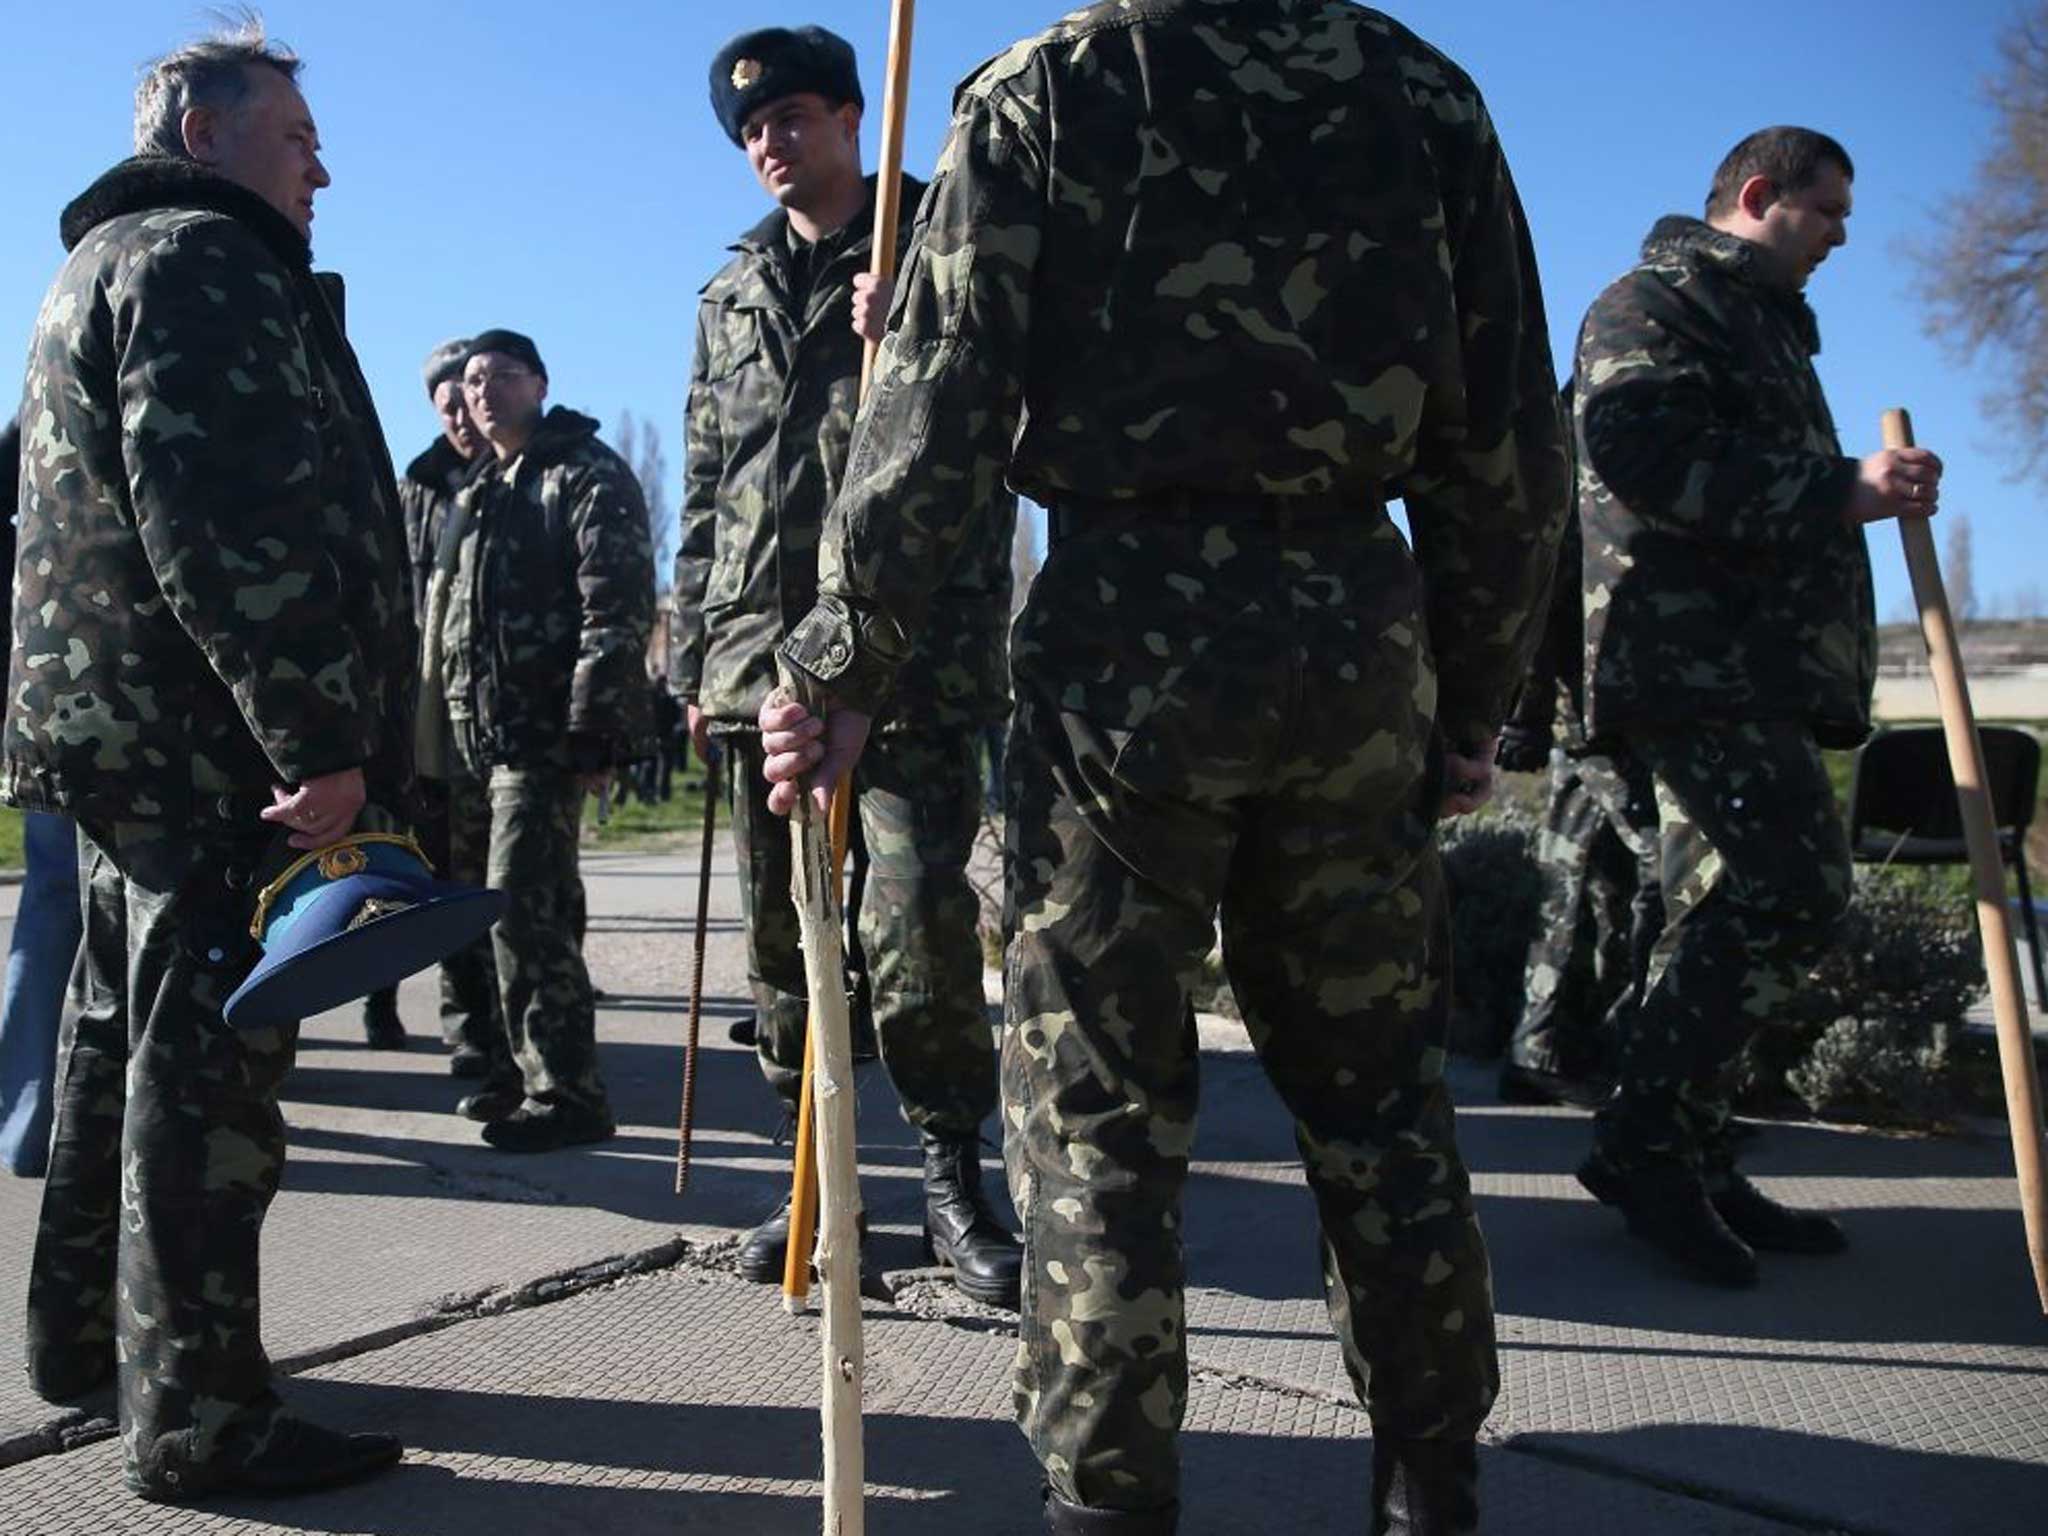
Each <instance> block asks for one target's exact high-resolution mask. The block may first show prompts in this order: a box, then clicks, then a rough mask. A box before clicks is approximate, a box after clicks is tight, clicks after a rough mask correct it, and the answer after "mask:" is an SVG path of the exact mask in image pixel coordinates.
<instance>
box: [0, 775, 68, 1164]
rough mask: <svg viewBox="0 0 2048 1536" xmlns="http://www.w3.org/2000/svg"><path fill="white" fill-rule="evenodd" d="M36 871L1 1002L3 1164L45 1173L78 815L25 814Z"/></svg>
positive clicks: (28, 881) (24, 895)
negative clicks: (74, 817)
mask: <svg viewBox="0 0 2048 1536" xmlns="http://www.w3.org/2000/svg"><path fill="white" fill-rule="evenodd" d="M22 822H23V825H22V838H23V843H24V845H25V850H26V853H27V858H28V874H27V876H26V877H25V878H24V879H23V881H22V885H21V908H20V910H19V911H18V912H17V913H16V914H15V918H14V942H13V944H12V946H11V948H10V949H9V952H8V956H7V995H6V1001H5V1003H4V1004H0V1166H4V1167H5V1168H6V1169H7V1171H8V1172H9V1173H13V1174H19V1175H21V1176H23V1177H25V1178H39V1177H40V1176H41V1175H42V1172H43V1169H44V1167H45V1166H46V1164H47V1162H48V1159H49V1152H50V1111H51V1105H52V1103H53V1098H54V1095H53V1087H54V1081H55V1078H56V1064H57V1025H58V1021H59V1018H60V1017H61V1015H62V1013H63V1009H64V986H65V983H66V982H67V981H69V980H70V977H71V963H72V961H73V960H74V959H75V958H76V956H77V954H78V938H79V934H80V932H81V931H82V920H81V918H80V915H79V905H78V837H77V832H76V830H75V829H74V828H73V826H72V824H71V822H70V820H69V819H68V818H66V817H63V816H52V815H50V814H49V813H47V812H44V811H27V812H24V813H23V817H22Z"/></svg>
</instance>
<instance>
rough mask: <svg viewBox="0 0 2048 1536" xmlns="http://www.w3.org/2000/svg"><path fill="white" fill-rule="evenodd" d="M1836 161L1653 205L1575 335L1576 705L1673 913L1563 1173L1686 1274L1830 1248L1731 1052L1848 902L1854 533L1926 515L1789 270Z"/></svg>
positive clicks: (1807, 150) (1804, 255) (1911, 460)
mask: <svg viewBox="0 0 2048 1536" xmlns="http://www.w3.org/2000/svg"><path fill="white" fill-rule="evenodd" d="M1853 174H1854V173H1853V169H1852V167H1851V164H1850V161H1849V156H1848V154H1847V152H1846V151H1844V150H1843V148H1842V146H1841V145H1839V144H1837V143H1835V142H1834V141H1833V140H1832V139H1829V138H1827V137H1826V136H1824V135H1822V134H1818V133H1814V132H1812V131H1810V130H1806V129H1799V128H1774V129H1766V130H1763V131H1762V132H1760V133H1756V134H1753V135H1751V136H1750V137H1748V138H1746V139H1744V140H1743V141H1742V142H1741V143H1740V144H1738V145H1737V146H1736V147H1735V148H1734V149H1733V150H1731V151H1730V152H1729V154H1728V156H1727V157H1726V159H1724V160H1723V162H1722V164H1721V167H1720V169H1719V170H1718V171H1717V172H1716V174H1715V177H1714V184H1713V189H1712V191H1711V193H1710V195H1709V197H1708V201H1707V217H1706V220H1705V222H1702V221H1700V220H1698V219H1692V218H1685V217H1680V216H1672V217H1668V218H1665V219H1662V220H1660V221H1659V222H1658V223H1657V225H1656V226H1655V227H1654V228H1653V229H1652V230H1651V231H1650V235H1649V238H1648V240H1647V241H1646V242H1645V243H1644V246H1643V254H1642V259H1641V261H1640V262H1639V263H1638V264H1637V265H1636V267H1635V268H1634V269H1633V270H1632V271H1630V272H1628V273H1627V274H1625V275H1624V276H1622V277H1621V278H1620V279H1618V280H1617V281H1616V282H1615V283H1614V284H1613V285H1611V286H1610V287H1609V288H1608V289H1607V290H1606V292H1605V293H1603V294H1602V295H1601V296H1600V298H1599V299H1598V300H1597V301H1596V302H1595V303H1594V305H1593V307H1592V309H1591V310H1590V311H1589V312H1588V313H1587V316H1586V319H1585V324H1584V326H1583V328H1582V329H1581V331H1580V334H1579V347H1578V368H1577V377H1578V380H1579V399H1578V404H1577V413H1576V415H1577V429H1578V449H1579V511H1580V516H1581V519H1582V521H1583V524H1584V529H1585V542H1586V548H1585V617H1586V676H1587V683H1586V715H1587V719H1586V726H1587V730H1588V732H1589V733H1590V734H1591V735H1592V736H1594V737H1595V738H1603V737H1608V736H1616V737H1619V738H1620V739H1621V741H1622V742H1623V743H1624V744H1625V745H1626V747H1627V749H1628V751H1629V752H1630V754H1631V755H1632V756H1634V757H1635V758H1636V759H1637V760H1638V761H1640V762H1641V763H1642V764H1643V765H1644V766H1645V767H1646V768H1647V769H1648V770H1649V772H1650V774H1651V775H1652V777H1653V779H1654V781H1655V793H1656V802H1657V812H1658V821H1659V831H1660V839H1661V844H1662V868H1661V878H1662V884H1663V893H1664V908H1665V916H1666V926H1665V928H1664V932H1663V936H1662V937H1661V938H1660V939H1659V940H1658V944H1657V949H1656V954H1655V957H1654V960H1653V964H1652V967H1651V978H1652V979H1651V983H1650V987H1649V990H1648V993H1647V995H1646V996H1645V998H1644V1000H1643V1004H1642V1007H1641V1009H1640V1010H1639V1011H1638V1013H1637V1015H1636V1019H1635V1023H1634V1026H1633V1028H1632V1029H1631V1030H1630V1031H1629V1033H1628V1035H1627V1037H1626V1038H1625V1039H1624V1040H1623V1042H1622V1054H1621V1073H1620V1087H1619V1089H1618V1091H1617V1093H1616V1096H1615V1098H1614V1100H1613V1101H1612V1103H1611V1104H1609V1106H1608V1107H1607V1108H1605V1109H1604V1110H1603V1111H1602V1112H1601V1114H1600V1116H1599V1119H1598V1121H1597V1129H1596V1135H1595V1150H1594V1153H1593V1155H1592V1157H1591V1158H1590V1159H1589V1160H1588V1161H1587V1163H1586V1164H1585V1166H1584V1167H1583V1168H1582V1169H1581V1171H1580V1178H1581V1179H1582V1180H1583V1181H1584V1182H1585V1184H1586V1186H1587V1188H1588V1189H1590V1190H1592V1191H1593V1193H1594V1194H1595V1195H1597V1196H1598V1197H1599V1198H1601V1199H1602V1200H1605V1201H1608V1202H1609V1203H1611V1204H1615V1205H1618V1206H1619V1207H1620V1208H1621V1209H1622V1211H1623V1212H1624V1214H1625V1215H1626V1216H1627V1218H1628V1222H1629V1227H1630V1229H1631V1230H1632V1231H1634V1232H1635V1233H1637V1234H1638V1235H1639V1236H1642V1237H1644V1238H1645V1239H1647V1240H1649V1241H1650V1242H1652V1243H1654V1244H1656V1245H1657V1246H1658V1247H1660V1248H1662V1249H1664V1250H1665V1251H1666V1252H1668V1253H1670V1254H1672V1255H1673V1256H1674V1257H1676V1258H1677V1259H1679V1260H1680V1261H1681V1262H1682V1263H1683V1264H1685V1265H1686V1266H1687V1267H1688V1268H1689V1269H1690V1270H1692V1271H1693V1272H1694V1273H1696V1274H1698V1275H1700V1276H1702V1277H1704V1278H1707V1279H1711V1280H1715V1281H1718V1282H1721V1283H1724V1284H1729V1285H1749V1284H1754V1283H1755V1281H1756V1277H1757V1261H1756V1253H1755V1250H1756V1249H1759V1248H1766V1249H1779V1250H1788V1251H1794V1252H1804V1253H1827V1252H1834V1251H1836V1250H1839V1249H1840V1248H1842V1247H1843V1246H1844V1245H1845V1242H1846V1239H1845V1238H1844V1236H1843V1233H1842V1230H1841V1228H1840V1227H1839V1226H1838V1225H1837V1224H1836V1223H1835V1222H1834V1221H1832V1220H1831V1219H1829V1218H1828V1217H1826V1216H1823V1215H1819V1214H1816V1213H1802V1212H1798V1211H1793V1210H1789V1209H1787V1208H1786V1207H1784V1206H1782V1205H1780V1204H1778V1203H1777V1202H1775V1201H1773V1200H1771V1199H1769V1198H1768V1197H1767V1196H1765V1195H1764V1194H1763V1193H1762V1192H1761V1191H1759V1190H1758V1189H1757V1188H1756V1186H1755V1185H1753V1184H1751V1183H1750V1182H1749V1181H1748V1180H1747V1179H1745V1178H1743V1177H1742V1176H1741V1175H1740V1174H1738V1173H1737V1172H1736V1171H1735V1169H1734V1166H1733V1158H1732V1155H1731V1150H1730V1141H1729V1136H1728V1134H1727V1127H1728V1113H1729V1111H1728V1094H1727V1088H1726V1082H1725V1079H1726V1072H1727V1068H1728V1064H1729V1063H1730V1062H1731V1061H1732V1060H1733V1058H1734V1057H1735V1055H1736V1053H1737V1052H1738V1051H1739V1050H1740V1049H1741V1047H1742V1045H1743V1042H1744V1041H1745V1040H1747V1039H1748V1037H1749V1036H1750V1035H1751V1033H1753V1032H1754V1031H1755V1030H1756V1029H1757V1028H1758V1027H1759V1026H1760V1025H1762V1024H1763V1023H1764V1021H1765V1020H1766V1019H1767V1018H1768V1017H1769V1015H1770V1013H1771V1011H1772V1010H1773V1009H1774V1008H1776V1007H1777V1006H1778V1004H1779V1003H1780V1002H1781V1001H1782V1000H1783V999H1784V998H1785V997H1786V996H1787V995H1788V994H1789V992H1790V991H1791V989H1792V988H1793V987H1795V986H1796V985H1797V984H1798V980H1799V976H1800V974H1801V972H1802V970H1803V968H1804V967H1805V966H1807V965H1808V964H1810V963H1811V962H1812V960H1813V959H1814V958H1815V957H1816V956H1817V955H1818V953H1819V952H1820V951H1821V950H1822V949H1823V948H1824V947H1825V945H1826V944H1827V943H1828V941H1829V938H1830V936H1831V934H1832V933H1833V932H1834V929H1835V926H1836V924H1837V922H1838V920H1839V919H1840V917H1841V915H1842V914H1843V912H1844V911H1845V910H1846V909H1847V906H1848V902H1849V894H1850V863H1849V849H1848V844H1847V839H1846V835H1845V833H1844V830H1843V827H1842V821H1841V816H1840V813H1839V810H1838V807H1837V806H1836V804H1835V797H1834V793H1833V790H1832V788H1831V787H1830V785H1829V782H1828V777H1827V773H1826V771H1825V769H1824V767H1823V766H1822V761H1821V748H1823V747H1847V746H1853V745H1855V744H1856V743H1857V742H1859V741H1861V740H1862V739H1863V737H1864V736H1865V735H1866V734H1867V733H1868V731H1869V728H1870V696H1871V687H1872V683H1873V680H1874V677H1875V674H1876V657H1877V634H1876V628H1875V623H1874V617H1873V612H1872V600H1871V587H1870V562H1869V556H1868V554H1867V552H1866V549H1865V545H1864V535H1863V525H1864V524H1866V523H1869V522H1873V521H1877V520H1879V519H1884V518H1892V517H1900V516H1925V515H1927V514H1929V513H1931V512H1932V511H1933V510H1934V506H1935V499H1936V496H1937V493H1938V488H1939V485H1940V478H1941V464H1940V461H1939V460H1938V459H1936V458H1935V456H1934V455H1933V454H1931V453H1928V452H1927V451H1925V450H1924V449H1906V450H1900V451H1890V450H1887V451H1884V452H1879V453H1875V454H1872V455H1871V456H1870V457H1868V458H1866V459H1864V460H1862V461H1861V462H1859V461H1857V460H1855V459H1853V458H1846V457H1844V456H1843V454H1842V449H1841V444H1840V442H1839V441H1838V439H1837V438H1836V435H1835V424H1834V420H1833V417H1832V416H1831V415H1830V414H1829V411H1828V407H1827V401H1826V400H1825V399H1824V398H1823V396H1822V394H1821V387H1820V379H1819V377H1818V375H1817V374H1816V373H1815V372H1814V367H1813V357H1814V354H1815V353H1817V352H1818V351H1819V349H1820V333H1819V329H1818V326H1817V325H1816V323H1815V320H1814V315H1813V311H1812V309H1810V308H1809V307H1808V305H1807V303H1806V300H1805V298H1804V296H1803V293H1802V290H1803V289H1804V288H1805V286H1806V281H1807V279H1808V277H1809V276H1811V274H1812V272H1813V270H1814V268H1815V267H1816V266H1818V265H1819V263H1820V262H1821V261H1822V260H1824V259H1825V258H1826V256H1827V255H1828V253H1829V252H1830V251H1831V250H1833V249H1834V248H1835V247H1837V246H1839V245H1841V244H1842V243H1843V242H1844V240H1845V239H1846V238H1847V234H1846V229H1845V224H1844V221H1845V220H1846V219H1847V217H1848V214H1849V205H1850V181H1851V178H1852V176H1853Z"/></svg>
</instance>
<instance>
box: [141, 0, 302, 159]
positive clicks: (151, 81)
mask: <svg viewBox="0 0 2048 1536" xmlns="http://www.w3.org/2000/svg"><path fill="white" fill-rule="evenodd" d="M224 19H227V20H230V21H231V22H232V24H231V25H229V26H227V27H226V28H224V29H223V30H222V31H220V32H217V33H215V34H214V35H213V36H212V37H203V38H201V39H200V40H199V41H198V42H196V43H187V44H186V45H185V46H184V47H182V48H180V49H178V50H177V51H176V52H174V53H167V54H165V55H164V56H163V57H162V58H160V59H158V60H157V61H156V62H155V63H153V64H151V65H150V66H149V67H148V68H147V69H145V70H144V71H143V73H142V81H141V83H140V84H138V85H137V86H136V87H135V153H137V154H138V155H170V156H172V157H174V158H176V159H180V160H182V159H185V158H187V157H186V154H185V133H184V121H185V114H186V113H187V112H189V111H190V110H191V109H192V108H194V107H212V108H214V109H215V110H216V111H222V112H231V111H233V110H234V109H235V108H236V107H239V106H240V105H241V104H242V103H243V102H244V101H246V100H248V98H249V94H250V92H251V91H253V90H254V89H255V87H254V86H252V85H251V84H250V83H249V80H250V77H249V71H250V70H251V69H252V68H254V67H255V66H257V65H262V66H263V67H265V68H267V69H274V70H276V71H277V72H278V73H279V74H280V75H283V76H284V77H285V79H287V80H290V81H293V82H296V81H297V80H298V78H299V68H300V62H299V56H298V55H297V54H295V53H293V52H292V51H291V49H289V48H286V47H284V46H283V45H282V44H279V43H273V42H271V41H270V39H269V37H268V36H266V35H265V33H264V30H263V18H262V17H261V16H258V15H257V14H256V13H255V12H254V11H243V12H241V13H240V14H239V16H235V17H232V18H224Z"/></svg>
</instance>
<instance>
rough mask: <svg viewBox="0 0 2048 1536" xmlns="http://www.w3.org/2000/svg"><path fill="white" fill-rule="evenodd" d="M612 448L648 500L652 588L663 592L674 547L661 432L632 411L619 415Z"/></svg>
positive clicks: (666, 458) (674, 518) (673, 531)
mask: <svg viewBox="0 0 2048 1536" xmlns="http://www.w3.org/2000/svg"><path fill="white" fill-rule="evenodd" d="M612 439H613V441H612V447H613V448H615V449H617V450H618V454H619V457H620V458H622V459H624V460H625V461H626V463H627V464H628V465H629V466H630V467H631V468H632V471H633V475H634V477H635V478H636V479H637V480H639V482H640V494H641V495H642V496H643V497H645V498H646V500H647V532H648V535H649V537H650V538H651V539H652V541H653V544H654V585H655V589H656V590H657V591H659V592H666V591H667V590H668V587H669V581H670V578H671V577H672V576H673V574H674V572H673V571H672V569H671V566H672V564H673V554H674V550H675V543H676V533H677V528H676V512H675V508H673V507H672V506H670V505H669V500H668V455H667V454H666V453H664V452H662V448H661V428H659V427H657V426H656V425H655V424H654V423H653V422H652V421H650V420H649V419H648V418H647V417H645V416H642V417H639V418H637V419H636V418H635V417H634V415H633V413H632V412H631V411H621V412H619V425H618V429H617V430H616V431H615V432H614V433H613V434H612Z"/></svg>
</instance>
